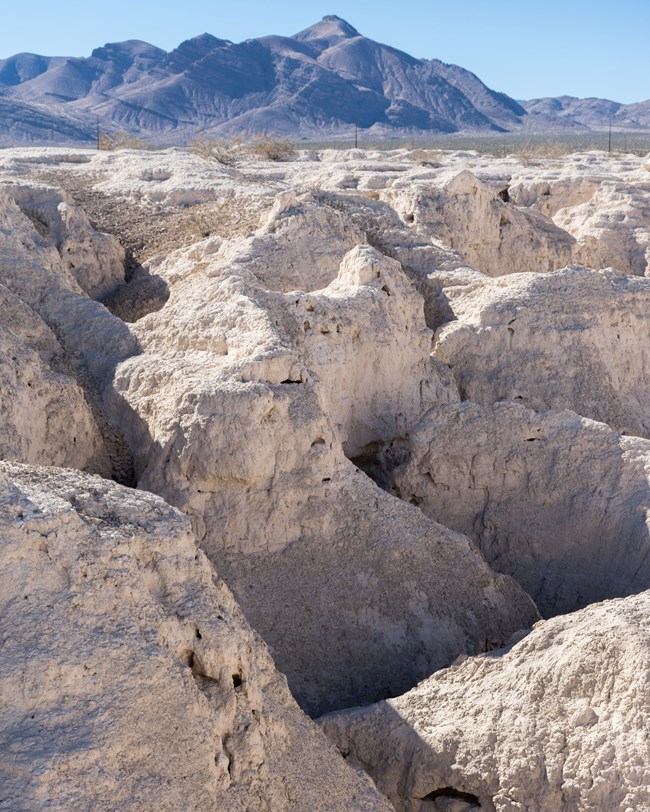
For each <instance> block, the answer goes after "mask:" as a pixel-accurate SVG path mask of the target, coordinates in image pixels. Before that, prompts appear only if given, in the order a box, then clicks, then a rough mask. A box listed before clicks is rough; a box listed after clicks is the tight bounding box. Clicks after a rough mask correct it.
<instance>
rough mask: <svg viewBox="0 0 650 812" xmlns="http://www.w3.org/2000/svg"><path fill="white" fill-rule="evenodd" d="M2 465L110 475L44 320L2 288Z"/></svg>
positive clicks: (89, 419)
mask: <svg viewBox="0 0 650 812" xmlns="http://www.w3.org/2000/svg"><path fill="white" fill-rule="evenodd" d="M0 312H1V313H2V323H1V324H0V415H1V416H2V419H1V421H0V459H5V460H13V461H15V462H25V463H31V464H33V465H59V466H64V467H69V468H80V469H84V470H90V471H94V472H98V473H104V474H106V473H109V472H110V462H109V460H108V457H107V452H106V450H105V448H104V442H103V438H102V436H101V434H100V432H99V429H98V427H97V425H96V422H95V419H94V417H93V414H92V412H91V409H90V407H89V405H88V403H87V402H86V399H85V397H84V394H83V391H82V390H81V388H80V386H79V384H78V383H77V382H76V381H75V380H74V378H73V377H72V376H71V375H69V374H65V359H64V353H63V350H62V347H61V345H60V344H59V342H58V341H57V339H56V337H55V336H54V334H53V333H52V331H51V330H50V329H49V328H48V327H47V325H46V324H45V323H44V322H43V320H42V319H41V318H40V317H39V316H38V315H37V314H36V313H35V312H34V311H33V310H32V309H31V308H30V307H29V306H28V305H26V304H25V303H24V302H22V301H21V300H20V299H19V298H18V297H17V296H14V295H13V294H12V293H11V292H10V291H9V290H8V289H7V288H5V287H4V285H1V284H0Z"/></svg>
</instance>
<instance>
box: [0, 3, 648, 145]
mask: <svg viewBox="0 0 650 812" xmlns="http://www.w3.org/2000/svg"><path fill="white" fill-rule="evenodd" d="M547 101H549V102H550V101H553V100H537V102H529V103H527V106H526V107H525V106H522V105H521V104H519V103H518V102H516V101H514V100H513V99H511V98H509V97H508V96H506V95H505V94H503V93H497V92H495V91H493V90H491V89H490V88H488V87H486V85H484V84H483V82H481V81H480V79H479V78H478V77H477V76H475V75H474V74H473V73H470V72H469V71H467V70H465V69H463V68H461V67H458V66H455V65H447V64H445V63H444V62H441V61H439V60H437V59H430V60H429V59H415V58H414V57H412V56H409V54H406V53H404V52H403V51H399V50H397V49H395V48H392V47H390V46H388V45H383V44H381V43H378V42H375V41H373V40H371V39H368V38H367V37H364V36H363V35H361V34H360V33H359V32H358V31H357V30H356V29H355V28H353V27H352V26H351V25H350V24H349V23H347V22H346V21H345V20H342V19H341V18H339V17H336V16H334V15H330V16H327V17H324V18H323V19H322V20H321V21H320V22H318V23H316V24H315V25H312V26H310V27H309V28H306V29H305V30H304V31H300V32H299V33H297V34H295V35H294V36H293V37H281V36H268V37H261V38H259V39H251V40H246V41H245V42H241V43H233V42H230V41H229V40H224V39H218V38H217V37H214V36H212V35H210V34H202V35H201V36H198V37H195V38H193V39H190V40H187V41H185V42H182V43H181V44H180V45H179V46H178V47H177V48H176V49H175V50H173V51H171V52H169V53H168V52H166V51H164V50H162V49H160V48H156V47H155V46H153V45H149V44H148V43H146V42H141V41H139V40H129V41H126V42H119V43H109V44H107V45H105V46H104V47H102V48H96V49H95V50H94V51H93V52H92V54H91V55H90V56H89V57H82V58H76V57H74V58H73V57H45V56H39V55H36V54H17V55H16V56H12V57H9V58H8V59H5V60H0V145H2V144H5V145H8V144H17V143H35V142H39V141H46V142H49V143H57V142H58V143H64V142H68V143H69V142H79V141H92V140H93V138H94V133H95V131H96V127H97V124H99V125H100V127H101V128H102V129H104V130H109V131H116V130H126V131H127V132H129V133H131V134H133V135H136V136H139V137H142V138H145V139H150V140H153V141H154V142H156V143H164V144H168V143H178V142H186V141H187V140H189V139H191V138H192V137H193V136H194V135H196V134H197V133H202V134H208V135H211V136H221V135H228V134H233V133H239V132H249V133H266V134H274V135H285V136H289V137H292V138H305V139H312V140H325V139H330V138H337V137H342V136H346V137H348V138H349V137H350V133H351V131H352V130H353V129H354V127H355V125H356V126H358V127H361V128H364V129H366V130H369V131H370V133H371V134H372V135H373V136H375V137H384V138H385V137H390V136H394V135H402V136H403V135H405V134H407V133H410V134H417V135H426V134H435V133H454V132H461V131H462V132H468V131H469V132H505V131H512V130H518V129H521V128H528V129H530V124H531V122H532V123H533V124H535V123H539V125H540V127H541V128H542V129H548V128H549V127H553V126H555V127H557V128H563V127H567V126H577V127H582V126H589V125H588V124H586V125H583V124H582V123H580V122H578V123H576V124H574V123H573V119H572V118H571V116H572V115H573V113H570V114H566V115H565V114H563V112H562V110H558V111H557V112H554V111H553V110H551V109H550V107H549V105H547V104H545V102H547ZM530 105H533V106H532V107H530ZM535 105H537V107H536V106H535ZM619 107H620V106H619ZM547 108H548V109H547ZM639 117H641V113H639V114H638V115H637V118H639Z"/></svg>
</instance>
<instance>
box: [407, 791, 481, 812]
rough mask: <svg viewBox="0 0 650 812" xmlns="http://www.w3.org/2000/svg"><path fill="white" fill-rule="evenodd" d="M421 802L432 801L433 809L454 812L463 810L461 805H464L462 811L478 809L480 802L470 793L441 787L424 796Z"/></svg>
mask: <svg viewBox="0 0 650 812" xmlns="http://www.w3.org/2000/svg"><path fill="white" fill-rule="evenodd" d="M422 800H423V801H433V802H434V808H435V809H440V810H449V811H450V812H451V811H452V810H453V812H456V810H460V809H463V806H462V803H463V802H464V804H466V806H465V807H464V809H467V810H470V809H480V808H481V802H480V801H479V799H478V796H476V795H473V794H472V793H471V792H462V791H461V790H459V789H454V787H442V788H441V789H436V790H434V791H433V792H430V793H429V794H428V795H425V796H424V798H422Z"/></svg>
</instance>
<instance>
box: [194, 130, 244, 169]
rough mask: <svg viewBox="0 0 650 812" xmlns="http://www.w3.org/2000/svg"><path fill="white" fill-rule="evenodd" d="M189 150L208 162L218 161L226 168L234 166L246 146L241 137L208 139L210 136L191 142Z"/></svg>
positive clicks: (201, 136) (203, 136) (199, 137)
mask: <svg viewBox="0 0 650 812" xmlns="http://www.w3.org/2000/svg"><path fill="white" fill-rule="evenodd" d="M188 148H189V151H190V152H192V153H194V155H199V156H200V157H201V158H205V160H206V161H217V162H218V163H220V164H223V165H224V166H234V165H235V164H236V163H237V158H238V157H239V156H240V154H241V153H242V151H243V148H244V145H243V143H242V141H241V139H240V138H239V137H237V138H208V136H205V135H199V136H197V137H196V138H194V139H192V141H190V143H189V145H188Z"/></svg>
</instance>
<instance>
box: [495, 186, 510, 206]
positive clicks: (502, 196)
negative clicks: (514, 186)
mask: <svg viewBox="0 0 650 812" xmlns="http://www.w3.org/2000/svg"><path fill="white" fill-rule="evenodd" d="M497 197H498V198H499V200H503V202H504V203H510V192H509V191H508V187H507V186H506V188H505V189H502V190H501V191H500V192H499V194H498V195H497Z"/></svg>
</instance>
